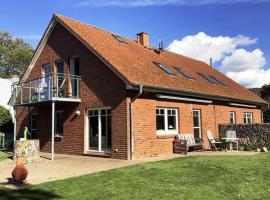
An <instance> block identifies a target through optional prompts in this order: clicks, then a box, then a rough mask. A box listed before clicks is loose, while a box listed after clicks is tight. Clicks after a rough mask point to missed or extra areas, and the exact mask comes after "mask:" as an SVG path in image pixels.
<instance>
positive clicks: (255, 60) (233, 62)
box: [221, 49, 266, 72]
mask: <svg viewBox="0 0 270 200" xmlns="http://www.w3.org/2000/svg"><path fill="white" fill-rule="evenodd" d="M265 64H266V61H265V58H264V57H263V52H262V51H261V50H260V49H255V50H254V51H251V52H249V51H246V50H245V49H237V50H235V51H234V52H233V53H232V54H231V55H230V56H226V57H225V58H224V59H223V60H222V62H221V66H222V68H223V69H224V71H233V72H241V71H243V70H247V69H253V70H258V69H261V68H262V67H264V65H265Z"/></svg>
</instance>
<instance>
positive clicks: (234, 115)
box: [230, 111, 236, 124]
mask: <svg viewBox="0 0 270 200" xmlns="http://www.w3.org/2000/svg"><path fill="white" fill-rule="evenodd" d="M231 117H232V118H233V122H232V124H236V113H235V111H230V123H231Z"/></svg>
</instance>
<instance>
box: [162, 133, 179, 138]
mask: <svg viewBox="0 0 270 200" xmlns="http://www.w3.org/2000/svg"><path fill="white" fill-rule="evenodd" d="M177 134H178V133H167V134H166V133H164V134H158V135H157V139H168V138H175V136H177Z"/></svg>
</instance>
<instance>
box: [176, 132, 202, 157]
mask: <svg viewBox="0 0 270 200" xmlns="http://www.w3.org/2000/svg"><path fill="white" fill-rule="evenodd" d="M174 147H176V148H178V149H177V150H178V151H180V152H182V151H181V149H184V151H183V153H185V154H187V152H188V151H189V150H190V149H191V148H198V149H201V150H203V144H202V143H201V142H200V143H198V142H196V141H195V139H194V135H193V134H189V133H187V134H178V136H177V139H176V140H175V141H174Z"/></svg>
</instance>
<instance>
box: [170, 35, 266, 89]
mask: <svg viewBox="0 0 270 200" xmlns="http://www.w3.org/2000/svg"><path fill="white" fill-rule="evenodd" d="M256 42H257V39H256V38H250V37H247V36H243V35H238V36H236V37H228V36H216V37H213V36H209V35H207V34H205V33H203V32H200V33H198V34H196V35H189V36H186V37H184V38H182V39H180V40H174V41H173V42H172V43H170V44H169V46H168V50H170V51H173V52H176V53H179V54H182V55H186V56H189V57H192V58H195V59H198V60H201V61H204V62H206V63H209V59H210V58H213V61H214V63H217V64H216V65H219V64H220V66H219V69H220V70H221V71H222V72H223V73H225V74H226V75H227V76H229V77H230V78H232V79H233V80H235V81H236V82H238V83H240V84H242V85H243V86H245V87H248V88H250V87H261V86H262V85H264V84H266V83H269V82H270V78H269V77H270V69H266V66H265V65H266V59H265V58H264V55H263V52H262V50H260V49H255V50H253V51H247V50H246V49H244V48H243V47H245V46H248V45H252V44H256ZM239 47H241V48H239Z"/></svg>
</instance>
